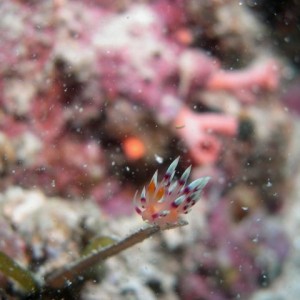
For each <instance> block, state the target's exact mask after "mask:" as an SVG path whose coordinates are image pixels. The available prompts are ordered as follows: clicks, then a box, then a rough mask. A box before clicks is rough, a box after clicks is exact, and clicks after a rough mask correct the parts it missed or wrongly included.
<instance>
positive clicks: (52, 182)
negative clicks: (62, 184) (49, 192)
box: [51, 179, 56, 187]
mask: <svg viewBox="0 0 300 300" xmlns="http://www.w3.org/2000/svg"><path fill="white" fill-rule="evenodd" d="M55 185H56V184H55V180H54V179H53V180H52V181H51V186H52V187H55Z"/></svg>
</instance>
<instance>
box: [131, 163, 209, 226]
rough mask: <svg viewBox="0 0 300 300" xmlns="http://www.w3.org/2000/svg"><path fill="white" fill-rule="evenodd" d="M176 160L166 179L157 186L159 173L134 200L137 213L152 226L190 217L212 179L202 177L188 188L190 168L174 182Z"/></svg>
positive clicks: (169, 168) (164, 224)
mask: <svg viewBox="0 0 300 300" xmlns="http://www.w3.org/2000/svg"><path fill="white" fill-rule="evenodd" d="M178 161H179V157H177V158H176V159H175V160H174V161H173V162H172V163H171V165H170V166H169V167H168V169H167V171H166V174H165V175H164V177H163V179H162V180H161V181H160V182H159V183H158V182H157V171H156V172H155V173H154V175H153V177H152V179H151V181H150V183H149V185H148V186H147V188H146V187H144V188H143V190H142V192H141V195H140V196H137V193H136V194H135V197H134V205H135V210H136V212H137V213H138V214H139V215H141V216H142V218H143V220H144V221H146V222H147V223H149V224H154V225H158V226H160V227H163V226H166V225H168V224H174V223H177V222H178V221H179V218H180V215H181V214H187V213H188V212H189V211H190V210H191V208H192V206H193V205H195V204H196V203H197V201H198V200H199V199H200V195H201V192H202V190H203V188H204V187H205V186H206V184H207V183H208V181H209V179H210V178H209V177H202V178H199V179H196V180H195V181H193V182H191V183H190V184H187V180H188V177H189V175H190V172H191V169H192V167H191V166H189V167H188V168H187V169H186V170H185V171H184V172H183V174H182V175H181V177H180V178H179V179H176V178H175V173H176V167H177V165H178Z"/></svg>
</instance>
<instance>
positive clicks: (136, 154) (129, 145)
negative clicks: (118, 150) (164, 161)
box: [123, 137, 146, 160]
mask: <svg viewBox="0 0 300 300" xmlns="http://www.w3.org/2000/svg"><path fill="white" fill-rule="evenodd" d="M123 151H124V153H125V155H126V157H127V158H128V159H129V160H138V159H140V158H142V157H143V156H144V155H145V152H146V149H145V145H144V143H143V142H142V141H141V140H140V139H139V138H137V137H129V138H127V139H125V140H124V141H123Z"/></svg>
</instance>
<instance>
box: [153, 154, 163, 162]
mask: <svg viewBox="0 0 300 300" xmlns="http://www.w3.org/2000/svg"><path fill="white" fill-rule="evenodd" d="M154 156H155V160H156V161H157V162H158V163H159V164H162V163H163V162H164V159H163V158H162V157H161V156H159V155H157V154H154Z"/></svg>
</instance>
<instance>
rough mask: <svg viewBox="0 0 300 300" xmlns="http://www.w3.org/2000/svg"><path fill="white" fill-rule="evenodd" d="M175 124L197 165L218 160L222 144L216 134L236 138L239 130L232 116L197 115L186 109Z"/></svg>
mask: <svg viewBox="0 0 300 300" xmlns="http://www.w3.org/2000/svg"><path fill="white" fill-rule="evenodd" d="M174 124H175V126H176V129H177V132H178V135H179V136H180V137H181V138H182V139H183V140H184V142H185V144H186V146H187V147H188V149H189V152H190V155H191V157H192V159H193V160H194V161H195V163H197V164H204V163H205V164H209V163H214V162H216V160H217V159H218V155H219V153H220V149H221V144H220V141H219V140H218V138H217V137H216V136H215V134H222V135H225V136H235V135H236V133H237V129H238V121H237V120H236V118H234V117H232V116H225V115H220V114H216V113H206V114H196V113H193V112H192V111H190V110H189V109H188V108H185V107H184V108H182V109H181V111H180V112H179V114H178V116H177V117H176V119H175V123H174Z"/></svg>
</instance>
